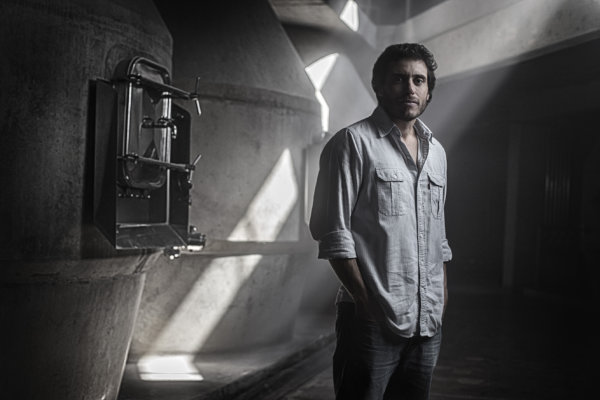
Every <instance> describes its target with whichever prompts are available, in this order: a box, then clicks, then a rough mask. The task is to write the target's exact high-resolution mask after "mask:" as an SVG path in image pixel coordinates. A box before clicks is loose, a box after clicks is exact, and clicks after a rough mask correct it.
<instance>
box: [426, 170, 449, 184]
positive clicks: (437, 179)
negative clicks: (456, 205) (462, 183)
mask: <svg viewBox="0 0 600 400" xmlns="http://www.w3.org/2000/svg"><path fill="white" fill-rule="evenodd" d="M427 175H428V176H429V180H430V181H431V182H432V183H433V184H434V185H436V186H446V178H444V176H443V175H440V174H436V173H433V172H428V173H427Z"/></svg>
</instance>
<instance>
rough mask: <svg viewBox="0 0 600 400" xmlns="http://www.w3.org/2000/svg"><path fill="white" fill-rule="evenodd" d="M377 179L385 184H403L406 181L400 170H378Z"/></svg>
mask: <svg viewBox="0 0 600 400" xmlns="http://www.w3.org/2000/svg"><path fill="white" fill-rule="evenodd" d="M375 171H376V173H377V177H378V178H379V179H381V180H382V181H385V182H401V181H403V180H404V176H403V175H402V171H400V170H399V169H398V168H377V169H376V170H375Z"/></svg>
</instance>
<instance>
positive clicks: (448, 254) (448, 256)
mask: <svg viewBox="0 0 600 400" xmlns="http://www.w3.org/2000/svg"><path fill="white" fill-rule="evenodd" d="M446 171H447V162H446V153H444V178H446V179H445V180H446V182H448V178H447V176H446V175H447V172H446ZM447 192H448V184H447V183H446V186H445V187H444V210H443V211H442V259H443V261H444V263H447V262H450V261H452V249H451V248H450V244H449V243H448V239H447V238H446V211H445V209H446V195H447Z"/></svg>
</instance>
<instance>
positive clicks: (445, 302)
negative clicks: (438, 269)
mask: <svg viewBox="0 0 600 400" xmlns="http://www.w3.org/2000/svg"><path fill="white" fill-rule="evenodd" d="M447 305H448V278H447V275H446V263H444V311H443V312H442V315H443V314H445V313H446V306H447Z"/></svg>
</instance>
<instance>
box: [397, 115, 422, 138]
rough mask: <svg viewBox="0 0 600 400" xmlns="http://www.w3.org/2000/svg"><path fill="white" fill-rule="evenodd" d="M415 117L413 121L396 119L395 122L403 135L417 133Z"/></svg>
mask: <svg viewBox="0 0 600 400" xmlns="http://www.w3.org/2000/svg"><path fill="white" fill-rule="evenodd" d="M415 121H416V120H415V119H413V120H411V121H402V120H399V121H394V124H396V126H397V127H398V129H400V132H402V136H415V135H416V134H417V133H416V132H415V128H414V127H415Z"/></svg>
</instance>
